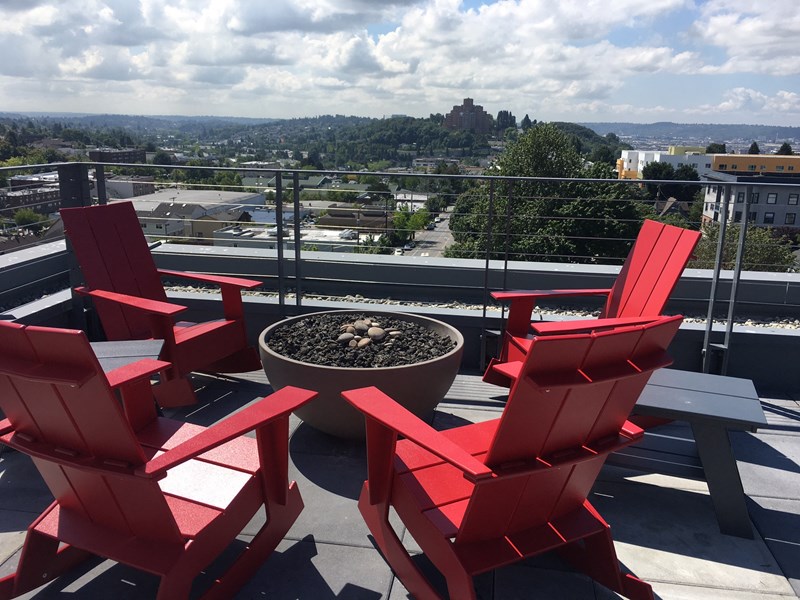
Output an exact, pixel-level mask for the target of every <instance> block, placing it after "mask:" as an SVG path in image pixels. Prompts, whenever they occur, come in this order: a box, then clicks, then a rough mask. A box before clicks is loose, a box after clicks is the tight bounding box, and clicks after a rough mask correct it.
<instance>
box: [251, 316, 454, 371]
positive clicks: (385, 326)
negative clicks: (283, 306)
mask: <svg viewBox="0 0 800 600" xmlns="http://www.w3.org/2000/svg"><path fill="white" fill-rule="evenodd" d="M357 321H366V322H368V323H376V324H377V325H378V326H379V327H380V328H381V329H382V330H384V331H385V332H386V335H385V336H383V337H381V338H380V339H378V338H379V337H380V336H373V338H372V339H371V340H370V342H369V343H365V344H362V346H361V347H359V346H358V340H357V339H354V338H353V339H351V338H349V337H348V336H342V333H343V332H344V331H345V330H344V327H345V326H347V325H352V324H354V323H355V322H357ZM357 335H358V334H357ZM365 338H366V334H365ZM362 339H364V338H362ZM366 339H369V338H366ZM354 342H355V343H354ZM267 345H268V346H269V347H270V349H271V350H273V351H274V352H277V353H278V354H281V355H283V356H286V357H288V358H291V359H293V360H298V361H301V362H307V363H311V364H316V365H323V366H329V367H344V368H348V367H350V368H379V367H399V366H403V365H410V364H414V363H419V362H424V361H426V360H432V359H434V358H438V357H440V356H443V355H445V354H447V353H448V352H450V351H451V350H453V349H454V348H455V347H456V342H455V340H452V339H450V337H449V336H445V337H443V336H441V335H439V334H438V333H436V332H435V331H432V330H430V329H428V328H426V327H424V326H423V325H420V324H418V323H414V322H410V321H404V320H403V319H401V318H396V317H391V316H388V315H380V314H378V315H369V314H368V313H326V314H321V315H311V316H308V317H306V318H305V319H300V320H298V321H295V322H294V323H291V324H289V325H286V326H284V327H278V328H276V329H275V331H274V332H273V334H272V336H271V337H270V339H269V341H268V342H267Z"/></svg>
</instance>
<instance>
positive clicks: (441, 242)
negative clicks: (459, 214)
mask: <svg viewBox="0 0 800 600" xmlns="http://www.w3.org/2000/svg"><path fill="white" fill-rule="evenodd" d="M440 216H441V218H442V220H441V222H439V223H436V228H435V229H431V230H428V229H422V230H421V231H417V232H416V233H415V235H414V241H415V242H416V244H417V245H416V247H415V248H413V249H411V250H406V251H405V253H404V255H405V256H423V257H425V256H442V255H443V254H444V249H445V248H446V247H447V246H449V245H450V244H452V243H453V236H452V234H451V233H450V215H449V214H448V213H444V212H443V213H441V215H440Z"/></svg>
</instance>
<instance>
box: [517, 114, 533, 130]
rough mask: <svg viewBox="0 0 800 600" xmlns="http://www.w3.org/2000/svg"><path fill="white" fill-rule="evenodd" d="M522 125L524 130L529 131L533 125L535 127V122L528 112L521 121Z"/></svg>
mask: <svg viewBox="0 0 800 600" xmlns="http://www.w3.org/2000/svg"><path fill="white" fill-rule="evenodd" d="M520 127H522V131H528V129H530V128H531V127H533V123H531V118H530V117H529V116H528V115H527V114H526V115H525V116H524V117H522V122H521V123H520Z"/></svg>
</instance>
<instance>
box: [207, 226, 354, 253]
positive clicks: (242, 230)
mask: <svg viewBox="0 0 800 600" xmlns="http://www.w3.org/2000/svg"><path fill="white" fill-rule="evenodd" d="M213 237H214V245H215V246H228V247H234V248H262V249H268V250H275V249H277V247H278V230H277V228H276V227H268V228H264V227H242V226H233V227H226V228H224V229H220V230H218V231H215V232H214V234H213ZM358 241H359V236H358V233H356V232H355V231H354V230H351V229H345V230H343V231H342V230H333V229H316V228H302V229H301V230H300V242H301V248H302V249H303V250H312V251H315V252H354V251H355V248H356V247H357V246H358ZM283 248H284V250H294V248H295V240H294V229H292V228H285V229H284V232H283Z"/></svg>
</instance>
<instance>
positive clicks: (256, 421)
mask: <svg viewBox="0 0 800 600" xmlns="http://www.w3.org/2000/svg"><path fill="white" fill-rule="evenodd" d="M316 396H317V392H312V391H310V390H304V389H301V388H296V387H292V386H286V387H284V388H282V389H280V390H279V391H277V392H275V393H273V394H270V395H269V396H267V397H266V398H262V399H261V400H259V401H258V402H256V403H255V404H253V405H252V406H249V407H247V408H246V409H244V410H242V411H240V412H238V413H236V414H235V415H232V416H230V417H228V418H227V419H225V420H224V421H220V422H219V423H216V424H214V425H212V426H211V427H208V428H207V429H205V430H203V431H201V432H200V433H198V434H197V435H194V436H193V437H192V438H190V439H188V440H186V441H185V442H182V443H180V444H178V445H177V446H175V447H174V448H171V449H170V450H167V451H166V452H164V453H163V454H161V455H159V456H157V457H156V458H154V459H153V460H151V461H150V462H148V463H147V464H146V465H144V466H143V467H141V468H139V469H137V471H136V474H137V475H140V476H142V477H154V478H160V477H162V476H163V475H165V474H166V472H167V471H168V470H169V469H171V468H172V467H174V466H175V465H178V464H180V463H183V462H186V461H187V460H190V459H192V458H196V457H197V456H199V455H200V454H203V453H204V452H208V451H209V450H211V449H213V448H216V447H217V446H221V445H222V444H224V443H226V442H229V441H231V440H232V439H235V438H237V437H240V436H241V435H243V434H245V433H247V432H248V431H252V430H254V429H258V428H260V427H262V426H264V425H267V424H269V423H271V422H273V421H276V420H278V419H280V418H281V417H286V418H287V419H288V415H289V413H291V412H292V411H294V410H296V409H297V408H299V407H301V406H302V405H303V404H305V403H306V402H309V401H311V400H313V399H314V398H315V397H316Z"/></svg>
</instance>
